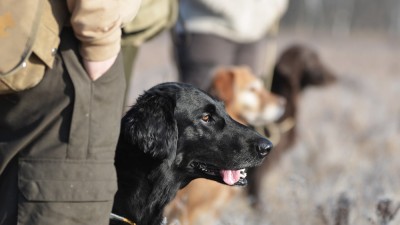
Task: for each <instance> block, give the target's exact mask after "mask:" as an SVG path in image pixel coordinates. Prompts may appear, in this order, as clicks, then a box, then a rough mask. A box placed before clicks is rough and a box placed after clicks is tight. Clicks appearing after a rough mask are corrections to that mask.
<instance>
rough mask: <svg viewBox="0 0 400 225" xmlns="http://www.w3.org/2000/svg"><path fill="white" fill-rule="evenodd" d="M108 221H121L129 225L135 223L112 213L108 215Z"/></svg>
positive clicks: (134, 224)
mask: <svg viewBox="0 0 400 225" xmlns="http://www.w3.org/2000/svg"><path fill="white" fill-rule="evenodd" d="M110 219H111V220H118V221H122V222H125V223H127V224H130V225H136V223H134V222H132V221H130V220H129V219H127V218H125V217H122V216H118V215H117V214H114V213H111V214H110Z"/></svg>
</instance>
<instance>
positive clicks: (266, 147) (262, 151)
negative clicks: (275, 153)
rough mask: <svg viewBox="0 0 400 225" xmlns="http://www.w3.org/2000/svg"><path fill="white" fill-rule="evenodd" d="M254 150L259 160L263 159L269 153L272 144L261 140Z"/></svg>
mask: <svg viewBox="0 0 400 225" xmlns="http://www.w3.org/2000/svg"><path fill="white" fill-rule="evenodd" d="M256 149H257V152H258V155H259V156H260V157H261V158H264V157H265V156H267V155H268V153H269V152H270V151H271V149H272V143H271V142H270V141H268V140H267V139H261V140H260V141H258V144H257V146H256Z"/></svg>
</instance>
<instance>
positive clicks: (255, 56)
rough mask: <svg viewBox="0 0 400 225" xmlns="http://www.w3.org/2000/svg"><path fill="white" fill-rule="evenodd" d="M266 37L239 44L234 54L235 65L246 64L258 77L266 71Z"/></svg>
mask: <svg viewBox="0 0 400 225" xmlns="http://www.w3.org/2000/svg"><path fill="white" fill-rule="evenodd" d="M267 44H268V40H267V38H263V39H261V40H259V41H255V42H251V43H245V44H239V46H238V48H237V51H236V54H235V65H247V66H248V67H250V69H251V70H252V71H253V73H254V74H255V75H257V76H258V77H261V76H264V74H265V73H266V71H267V65H266V64H267V58H266V57H267Z"/></svg>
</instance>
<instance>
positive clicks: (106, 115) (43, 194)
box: [0, 0, 140, 225]
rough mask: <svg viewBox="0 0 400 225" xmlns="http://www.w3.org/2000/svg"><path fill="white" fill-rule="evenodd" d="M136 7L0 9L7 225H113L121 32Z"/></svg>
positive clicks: (104, 1) (126, 1) (3, 220)
mask: <svg viewBox="0 0 400 225" xmlns="http://www.w3.org/2000/svg"><path fill="white" fill-rule="evenodd" d="M139 5H140V0H114V1H109V0H100V1H87V0H67V1H42V0H23V1H12V0H2V1H1V2H0V25H1V26H0V47H1V49H2V51H1V53H0V59H1V60H0V199H1V200H0V224H1V225H3V224H4V225H14V224H17V223H18V224H21V225H25V224H40V225H50V224H52V225H53V224H59V225H64V224H65V225H66V224H69V225H70V224H74V225H75V224H109V214H110V212H111V207H112V200H113V197H114V193H115V191H116V188H117V186H116V174H115V168H114V152H115V147H116V143H117V140H118V135H119V126H120V119H121V115H122V110H123V101H124V90H125V89H124V87H125V77H124V73H123V64H122V57H121V55H120V41H121V26H123V24H124V23H126V22H128V21H130V20H132V19H133V17H134V16H135V14H136V12H137V10H138V8H139ZM18 10H20V11H18Z"/></svg>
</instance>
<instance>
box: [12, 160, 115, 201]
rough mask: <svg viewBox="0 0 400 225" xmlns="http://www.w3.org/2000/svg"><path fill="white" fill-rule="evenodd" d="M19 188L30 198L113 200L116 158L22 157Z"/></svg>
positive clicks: (27, 198) (40, 199) (26, 197)
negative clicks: (58, 158) (85, 159)
mask: <svg viewBox="0 0 400 225" xmlns="http://www.w3.org/2000/svg"><path fill="white" fill-rule="evenodd" d="M18 187H19V189H20V192H21V194H22V195H23V197H24V198H25V199H26V200H28V201H57V202H64V201H65V202H85V201H110V200H112V199H113V198H114V194H115V192H116V190H117V183H116V173H115V168H114V165H113V161H83V160H51V159H21V160H20V161H19V177H18Z"/></svg>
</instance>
